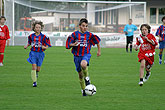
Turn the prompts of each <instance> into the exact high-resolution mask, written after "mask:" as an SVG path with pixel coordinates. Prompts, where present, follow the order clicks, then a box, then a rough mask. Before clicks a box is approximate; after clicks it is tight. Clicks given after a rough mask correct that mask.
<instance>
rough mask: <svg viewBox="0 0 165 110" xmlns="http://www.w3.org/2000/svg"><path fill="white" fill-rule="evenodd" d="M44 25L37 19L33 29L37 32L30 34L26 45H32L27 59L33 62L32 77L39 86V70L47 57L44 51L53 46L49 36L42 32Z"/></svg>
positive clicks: (34, 85)
mask: <svg viewBox="0 0 165 110" xmlns="http://www.w3.org/2000/svg"><path fill="white" fill-rule="evenodd" d="M43 26H44V25H43V23H42V22H41V21H35V22H34V23H33V24H32V30H33V31H34V32H35V33H33V34H31V35H30V36H28V44H27V45H26V46H24V48H25V49H26V48H27V47H28V46H30V45H31V51H30V53H29V58H28V59H27V61H28V62H29V63H31V64H32V70H31V78H32V81H33V87H37V78H38V72H39V71H40V68H41V65H42V62H43V60H44V57H45V54H44V52H43V51H45V50H46V49H47V48H48V47H51V45H50V40H49V38H48V37H47V36H45V35H44V34H42V33H41V30H42V29H43Z"/></svg>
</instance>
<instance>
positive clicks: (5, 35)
mask: <svg viewBox="0 0 165 110" xmlns="http://www.w3.org/2000/svg"><path fill="white" fill-rule="evenodd" d="M7 39H10V36H9V29H8V27H7V26H6V25H3V26H0V40H7Z"/></svg>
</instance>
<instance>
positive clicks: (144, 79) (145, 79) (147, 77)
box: [143, 72, 151, 82]
mask: <svg viewBox="0 0 165 110" xmlns="http://www.w3.org/2000/svg"><path fill="white" fill-rule="evenodd" d="M150 76H151V72H150V73H149V75H148V76H147V74H146V76H145V77H144V78H143V82H146V81H147V80H148V79H149V77H150Z"/></svg>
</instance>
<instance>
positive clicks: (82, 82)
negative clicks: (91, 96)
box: [74, 56, 86, 96]
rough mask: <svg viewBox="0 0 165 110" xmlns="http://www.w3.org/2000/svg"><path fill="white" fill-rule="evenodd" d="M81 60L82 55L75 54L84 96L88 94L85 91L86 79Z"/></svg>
mask: <svg viewBox="0 0 165 110" xmlns="http://www.w3.org/2000/svg"><path fill="white" fill-rule="evenodd" d="M81 60H82V57H77V56H74V63H75V66H76V71H77V72H78V74H79V81H80V87H81V90H82V94H83V96H86V93H85V80H84V76H83V72H82V69H81V65H80V63H81Z"/></svg>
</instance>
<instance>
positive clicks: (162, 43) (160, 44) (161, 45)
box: [159, 41, 165, 49]
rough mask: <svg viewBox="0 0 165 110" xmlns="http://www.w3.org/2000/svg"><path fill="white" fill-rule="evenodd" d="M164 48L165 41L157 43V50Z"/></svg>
mask: <svg viewBox="0 0 165 110" xmlns="http://www.w3.org/2000/svg"><path fill="white" fill-rule="evenodd" d="M164 48H165V41H161V42H159V49H164Z"/></svg>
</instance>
